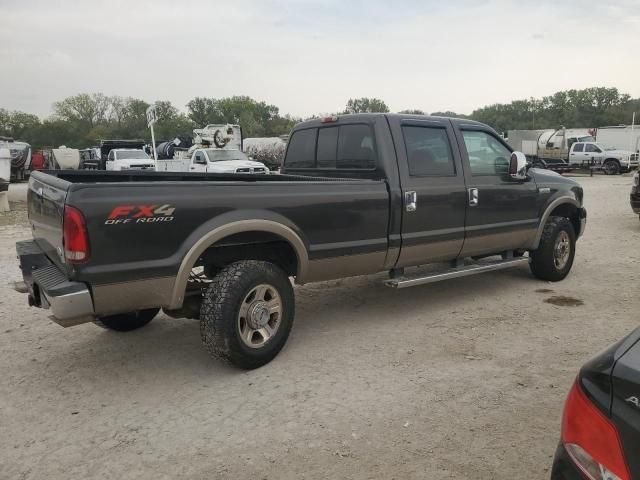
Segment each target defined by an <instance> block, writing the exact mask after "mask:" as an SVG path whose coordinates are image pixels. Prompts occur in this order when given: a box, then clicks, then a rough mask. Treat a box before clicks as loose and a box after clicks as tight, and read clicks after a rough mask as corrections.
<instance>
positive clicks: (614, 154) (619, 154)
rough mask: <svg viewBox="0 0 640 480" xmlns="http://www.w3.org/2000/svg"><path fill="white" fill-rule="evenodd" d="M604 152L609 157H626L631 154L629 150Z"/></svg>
mask: <svg viewBox="0 0 640 480" xmlns="http://www.w3.org/2000/svg"><path fill="white" fill-rule="evenodd" d="M604 154H605V156H609V157H617V158H623V157H624V158H626V157H628V156H629V155H632V154H633V152H630V151H629V150H605V151H604Z"/></svg>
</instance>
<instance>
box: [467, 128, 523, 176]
mask: <svg viewBox="0 0 640 480" xmlns="http://www.w3.org/2000/svg"><path fill="white" fill-rule="evenodd" d="M462 137H463V138H464V144H465V147H466V149H467V154H468V155H469V166H470V167H471V174H472V175H504V174H506V173H508V171H509V158H511V152H510V151H509V149H508V148H507V147H505V146H504V145H503V144H502V142H500V140H498V139H497V138H496V137H494V136H493V135H491V134H490V133H488V132H483V131H480V130H463V131H462Z"/></svg>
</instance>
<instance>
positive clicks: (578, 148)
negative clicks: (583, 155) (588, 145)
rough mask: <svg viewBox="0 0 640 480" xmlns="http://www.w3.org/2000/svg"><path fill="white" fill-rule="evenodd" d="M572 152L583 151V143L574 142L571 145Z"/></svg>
mask: <svg viewBox="0 0 640 480" xmlns="http://www.w3.org/2000/svg"><path fill="white" fill-rule="evenodd" d="M573 151H574V152H584V143H576V144H575V145H574V147H573Z"/></svg>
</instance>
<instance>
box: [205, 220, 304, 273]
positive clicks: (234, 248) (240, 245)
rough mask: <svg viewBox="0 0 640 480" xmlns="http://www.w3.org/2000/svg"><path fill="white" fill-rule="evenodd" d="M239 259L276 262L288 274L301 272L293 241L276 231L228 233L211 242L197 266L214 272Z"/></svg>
mask: <svg viewBox="0 0 640 480" xmlns="http://www.w3.org/2000/svg"><path fill="white" fill-rule="evenodd" d="M238 260H262V261H267V262H271V263H274V264H276V265H278V266H279V267H280V268H282V269H283V270H284V271H285V273H286V274H287V275H289V276H294V275H296V274H297V273H298V263H299V259H298V257H297V255H296V251H295V249H294V248H293V247H292V246H291V244H290V243H289V242H288V241H286V240H285V239H283V238H282V237H280V236H279V235H277V234H275V233H270V232H260V231H255V232H242V233H237V234H234V235H229V236H228V237H225V238H223V239H221V240H218V241H217V242H216V243H214V244H213V245H211V246H209V247H208V248H207V249H206V250H205V251H204V252H203V253H202V255H201V256H200V258H199V259H198V262H197V264H196V266H198V265H200V266H205V268H206V269H210V270H211V271H212V272H215V271H216V270H219V269H221V268H223V267H224V266H225V265H228V264H230V263H233V262H235V261H238Z"/></svg>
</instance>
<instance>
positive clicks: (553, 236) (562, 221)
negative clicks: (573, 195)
mask: <svg viewBox="0 0 640 480" xmlns="http://www.w3.org/2000/svg"><path fill="white" fill-rule="evenodd" d="M575 253H576V233H575V231H574V230H573V225H572V224H571V222H570V221H569V219H568V218H565V217H549V220H547V223H546V225H545V226H544V230H543V232H542V237H541V238H540V244H539V245H538V248H537V249H536V250H533V251H532V252H530V253H529V256H530V257H531V263H530V264H529V267H530V268H531V272H532V273H533V274H534V275H535V276H536V277H537V278H539V279H541V280H548V281H550V282H558V281H560V280H562V279H564V278H565V277H566V276H567V275H568V274H569V271H570V270H571V266H572V265H573V258H574V256H575Z"/></svg>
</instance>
